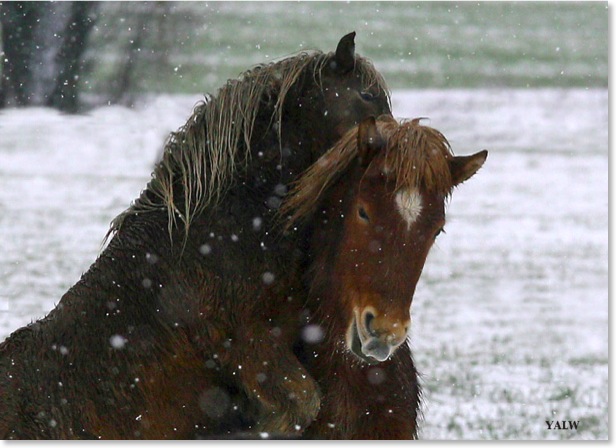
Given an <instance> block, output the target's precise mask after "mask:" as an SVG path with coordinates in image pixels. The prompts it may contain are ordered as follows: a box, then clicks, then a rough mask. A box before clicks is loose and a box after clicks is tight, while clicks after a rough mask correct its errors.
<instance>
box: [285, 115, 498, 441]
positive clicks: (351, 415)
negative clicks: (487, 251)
mask: <svg viewBox="0 0 616 448" xmlns="http://www.w3.org/2000/svg"><path fill="white" fill-rule="evenodd" d="M486 157H487V152H486V151H481V152H479V153H477V154H475V155H472V156H468V157H455V156H453V154H452V152H451V150H450V147H449V144H448V142H447V140H446V139H445V137H444V136H443V135H442V134H441V133H440V132H438V131H436V130H435V129H432V128H429V127H426V126H421V125H420V124H419V120H413V121H408V122H403V123H401V124H398V123H397V122H396V121H395V120H393V118H387V117H383V118H381V119H379V120H378V121H375V120H374V118H370V119H367V120H365V121H364V122H362V123H361V124H360V125H359V126H358V127H357V128H355V129H353V130H351V131H350V132H349V133H347V135H346V136H345V137H344V138H343V139H341V140H340V141H339V142H338V143H337V144H336V145H335V146H334V147H333V148H332V149H331V150H330V151H328V152H327V153H326V154H325V155H323V156H322V157H321V159H320V160H319V161H317V162H316V163H315V164H314V165H313V166H312V167H311V168H310V169H309V170H308V171H307V172H306V173H305V174H304V175H303V176H302V177H301V178H300V180H299V182H298V183H297V185H296V186H295V188H294V190H293V191H292V192H291V193H292V194H291V195H290V197H289V198H288V199H287V201H286V202H285V204H284V205H283V208H282V210H283V211H284V212H286V213H288V214H289V215H291V217H290V221H289V224H288V229H290V231H291V232H298V233H302V229H303V231H304V232H306V234H308V235H309V237H308V245H309V247H310V249H309V253H310V255H311V260H310V262H309V264H308V266H307V275H306V281H307V285H308V286H307V288H308V290H309V294H308V299H307V302H306V309H307V313H308V316H307V324H306V326H305V327H304V329H303V332H302V334H303V338H302V340H301V341H299V343H298V347H297V352H298V356H300V357H301V358H302V359H303V362H304V364H305V365H306V366H307V368H308V371H309V372H310V374H311V375H312V376H313V378H314V379H315V380H316V381H317V382H318V384H319V387H320V389H321V392H322V398H321V409H320V412H319V414H318V417H317V419H316V421H315V422H314V423H312V425H310V426H309V427H308V428H307V430H306V432H305V433H304V436H305V437H306V438H332V439H413V438H416V436H417V414H418V407H419V397H420V392H419V386H418V381H417V372H416V370H415V366H414V364H413V360H412V357H411V352H410V349H409V346H408V344H407V343H406V341H407V336H408V331H409V327H410V325H411V319H410V308H411V303H412V300H413V294H414V292H415V288H416V286H417V282H418V280H419V277H420V275H421V271H422V268H423V266H424V263H425V261H426V257H427V255H428V251H429V250H430V248H431V247H432V244H433V242H434V240H435V239H436V237H437V235H438V234H439V233H441V232H442V230H443V226H444V225H445V202H446V200H447V199H448V197H449V196H450V194H451V192H452V190H453V187H455V186H457V185H459V184H460V183H461V182H464V181H465V180H467V179H469V178H470V177H471V176H473V175H474V174H475V173H476V172H477V170H478V169H479V168H480V167H481V166H482V165H483V163H484V161H485V159H486Z"/></svg>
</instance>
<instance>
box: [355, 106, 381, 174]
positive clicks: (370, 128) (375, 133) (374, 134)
mask: <svg viewBox="0 0 616 448" xmlns="http://www.w3.org/2000/svg"><path fill="white" fill-rule="evenodd" d="M384 146H385V140H384V139H383V137H382V136H381V134H380V133H379V130H378V129H377V127H376V120H375V118H374V117H368V118H366V119H364V121H362V122H361V123H359V127H358V130H357V152H358V157H359V163H360V164H361V166H363V167H366V166H368V165H369V164H370V162H372V159H374V156H375V155H377V154H378V153H379V151H381V149H383V147H384Z"/></svg>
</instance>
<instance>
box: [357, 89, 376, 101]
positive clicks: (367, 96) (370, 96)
mask: <svg viewBox="0 0 616 448" xmlns="http://www.w3.org/2000/svg"><path fill="white" fill-rule="evenodd" d="M359 95H360V96H361V98H362V99H363V100H364V101H372V100H373V99H374V98H375V96H374V95H373V94H372V93H370V92H367V91H363V92H360V93H359Z"/></svg>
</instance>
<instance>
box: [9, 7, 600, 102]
mask: <svg viewBox="0 0 616 448" xmlns="http://www.w3.org/2000/svg"><path fill="white" fill-rule="evenodd" d="M606 8H607V3H602V2H457V3H456V2H209V3H204V2H57V3H47V2H4V4H3V6H2V8H0V23H1V25H2V41H3V42H2V43H3V48H4V54H5V58H3V60H4V64H3V66H2V77H3V78H4V81H5V82H4V83H3V87H4V88H3V90H4V91H5V94H4V95H3V96H4V103H5V104H7V103H8V104H9V105H10V104H15V101H13V102H11V101H10V98H8V91H10V90H11V89H10V88H9V87H10V85H11V82H7V78H10V79H11V80H12V83H22V88H23V89H25V90H27V91H29V92H26V95H27V96H29V99H27V100H25V102H26V103H28V104H50V105H54V104H55V105H56V106H57V107H60V108H63V109H73V110H74V109H76V108H77V107H78V106H79V105H80V104H81V103H79V102H78V101H77V102H75V101H76V100H75V101H73V100H72V97H73V96H75V95H79V94H80V93H81V94H84V95H85V99H84V100H83V101H86V100H89V102H90V103H95V104H97V103H98V104H100V103H104V102H112V103H118V102H120V103H130V102H131V101H132V100H134V98H135V97H136V96H138V95H140V94H144V93H161V92H164V93H205V92H209V93H215V91H216V89H217V88H218V87H220V86H221V85H222V84H223V83H224V81H225V80H226V79H228V78H234V77H236V76H237V75H238V74H239V73H241V72H242V71H244V70H246V69H247V68H249V67H251V66H253V65H255V64H258V63H264V62H268V61H271V60H273V59H276V58H280V57H283V56H287V55H289V54H291V53H294V52H296V51H299V50H302V49H322V50H324V51H330V50H333V46H334V45H335V43H336V42H337V41H336V37H337V36H339V35H342V34H344V33H347V32H349V31H352V30H355V31H356V32H357V33H358V37H357V43H358V48H359V49H360V51H361V53H362V54H363V55H364V56H367V57H369V58H370V59H372V60H373V61H374V62H375V64H376V65H377V67H378V68H379V69H380V71H381V72H382V73H383V74H384V75H385V78H386V80H387V81H388V83H389V85H390V86H391V87H392V88H393V89H397V88H405V89H408V88H426V87H431V88H435V87H436V88H452V87H469V88H474V87H482V88H485V87H530V88H532V87H545V86H552V87H554V86H558V87H573V86H585V87H607V69H608V59H607V49H608V39H607V29H608V28H607V27H608V22H607V10H606ZM24 70H25V71H27V73H24V74H23V75H21V73H22V72H23V71H24ZM16 89H17V90H18V89H19V87H16ZM45 89H47V90H49V91H50V93H49V94H47V95H41V94H39V91H40V90H45ZM54 90H55V91H56V92H58V91H60V92H62V94H63V96H64V97H65V98H64V100H58V99H54V98H53V96H54V94H53V91H54ZM56 95H57V94H56ZM45 96H46V98H44V97H45ZM63 101H64V102H65V103H68V105H63V104H62V103H63ZM46 102H47V103H46Z"/></svg>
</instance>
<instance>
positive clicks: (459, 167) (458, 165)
mask: <svg viewBox="0 0 616 448" xmlns="http://www.w3.org/2000/svg"><path fill="white" fill-rule="evenodd" d="M487 157H488V151H486V150H483V151H479V152H478V153H477V154H473V155H472V156H457V157H454V158H453V159H451V160H450V161H449V170H450V171H451V180H452V181H453V185H454V187H455V186H456V185H459V184H461V183H462V182H464V181H465V180H468V179H470V178H471V177H473V175H474V174H475V173H476V172H477V171H478V170H479V168H481V167H482V166H483V163H484V162H485V161H486V158H487Z"/></svg>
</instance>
